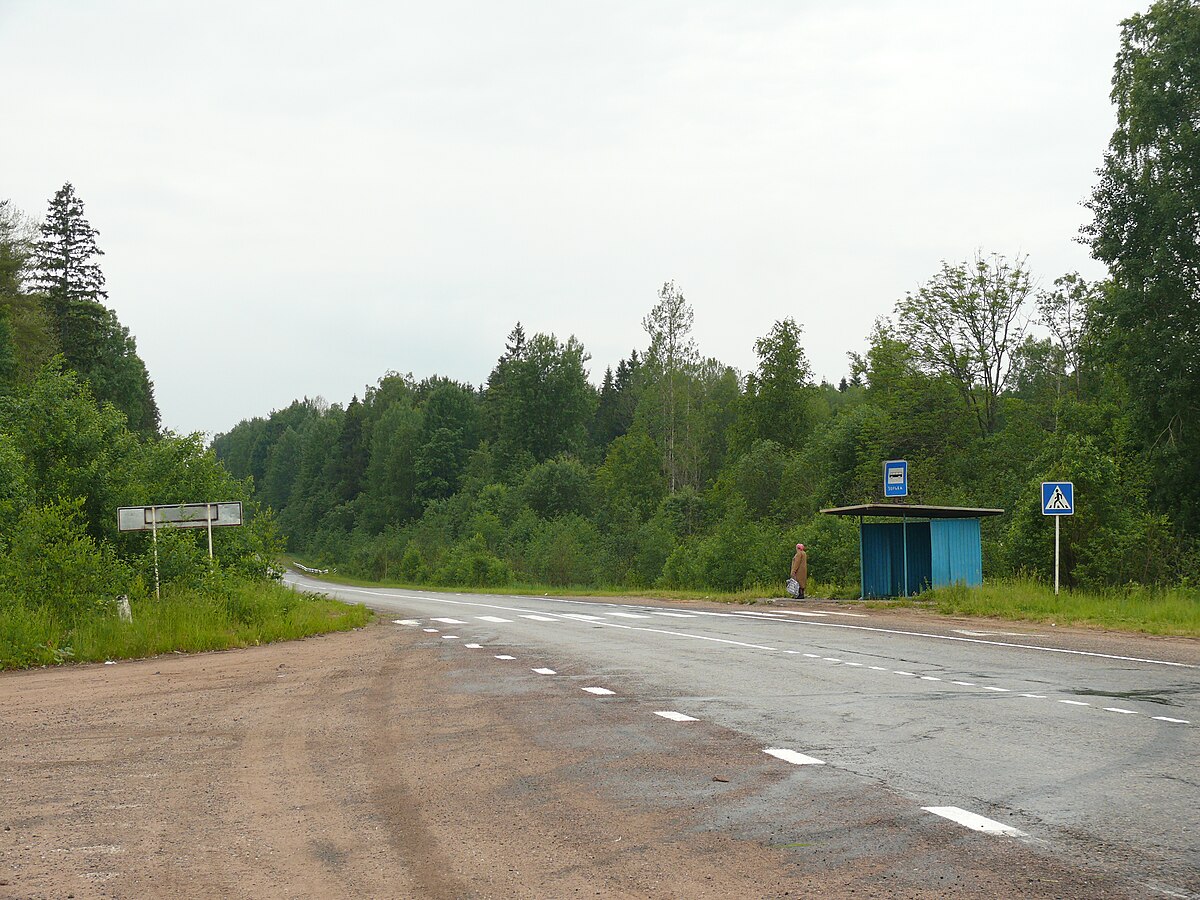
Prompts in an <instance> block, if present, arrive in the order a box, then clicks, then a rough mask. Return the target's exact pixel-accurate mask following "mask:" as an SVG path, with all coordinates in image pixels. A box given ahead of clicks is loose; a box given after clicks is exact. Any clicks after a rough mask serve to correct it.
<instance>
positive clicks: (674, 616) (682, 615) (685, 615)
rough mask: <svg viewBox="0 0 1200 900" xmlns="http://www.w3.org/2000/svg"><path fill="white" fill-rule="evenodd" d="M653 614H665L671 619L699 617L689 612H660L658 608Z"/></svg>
mask: <svg viewBox="0 0 1200 900" xmlns="http://www.w3.org/2000/svg"><path fill="white" fill-rule="evenodd" d="M654 614H655V615H656V616H667V617H668V618H671V619H698V618H700V617H699V616H695V615H692V614H691V613H677V612H661V611H658V610H656V611H655V613H654Z"/></svg>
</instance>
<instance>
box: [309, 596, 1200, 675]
mask: <svg viewBox="0 0 1200 900" xmlns="http://www.w3.org/2000/svg"><path fill="white" fill-rule="evenodd" d="M285 581H286V583H288V584H294V585H299V586H302V587H303V586H304V583H305V581H306V579H303V578H299V577H290V578H287V579H285ZM307 585H308V586H310V587H312V588H315V589H319V590H322V591H323V592H325V593H335V594H364V595H366V596H368V597H383V598H385V599H387V600H424V601H427V602H428V601H432V602H435V603H452V604H455V605H458V606H474V607H484V608H487V609H500V610H508V611H509V612H520V610H518V609H515V608H514V607H511V606H501V605H499V604H497V603H479V602H474V603H468V602H464V601H461V600H447V599H446V598H445V596H439V595H437V594H436V593H434V592H430V593H428V594H413V593H401V592H397V591H393V592H388V591H369V590H365V589H363V588H352V587H342V586H338V587H337V588H334V589H333V590H332V591H331V590H330V586H329V585H328V584H327V583H324V582H312V581H309V582H307ZM459 596H461V595H459ZM483 596H488V595H483ZM505 599H506V600H507V599H509V598H507V597H505ZM513 599H518V600H521V599H525V600H541V601H551V602H555V603H572V604H577V605H593V606H594V605H595V603H594V602H593V601H585V600H567V599H565V598H562V597H520V596H518V597H515V598H513ZM641 608H644V607H641ZM659 614H660V615H667V614H668V612H661V613H659ZM828 614H829V615H836V616H854V617H856V618H869V616H867V615H866V614H864V613H844V612H833V611H829V613H828ZM676 615H679V616H680V617H681V618H682V617H685V616H686V617H689V618H694V617H696V616H700V615H704V616H718V617H723V618H742V619H745V618H747V616H745V615H743V614H741V613H723V612H701V611H697V612H694V613H686V614H684V613H677V614H676ZM524 618H533V616H524ZM546 621H557V620H552V619H546ZM776 621H785V622H791V623H792V624H793V625H796V626H798V627H809V628H848V629H850V630H852V631H873V632H875V633H877V634H896V635H901V636H903V637H919V638H929V639H931V640H937V641H957V642H959V643H964V644H986V645H989V646H992V647H1011V648H1014V649H1017V650H1035V651H1037V652H1039V653H1065V654H1069V655H1072V656H1091V657H1094V658H1097V659H1115V660H1119V661H1121V662H1140V663H1149V664H1151V665H1156V666H1172V667H1175V668H1180V669H1200V665H1197V664H1195V663H1180V662H1172V661H1170V660H1166V659H1147V658H1145V657H1141V656H1118V655H1116V654H1112V653H1096V652H1093V651H1090V650H1068V649H1067V648H1065V647H1039V646H1038V645H1036V644H1015V643H1010V642H1009V641H989V640H986V639H983V638H968V637H958V636H954V635H948V634H931V633H929V632H927V631H904V630H902V629H899V628H878V627H876V626H873V625H851V624H849V623H842V622H812V621H808V620H801V619H776ZM629 627H632V626H629ZM643 630H646V631H650V630H651V629H643ZM658 633H660V634H675V635H676V636H678V637H699V636H698V635H691V634H679V633H677V632H658ZM730 643H738V642H736V641H734V642H730ZM741 646H743V647H754V648H755V649H760V650H774V649H776V648H774V647H758V646H757V645H754V644H741Z"/></svg>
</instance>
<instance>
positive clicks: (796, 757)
mask: <svg viewBox="0 0 1200 900" xmlns="http://www.w3.org/2000/svg"><path fill="white" fill-rule="evenodd" d="M763 753H767V754H769V755H771V756H774V757H775V758H776V759H782V760H783V761H784V762H790V763H791V764H792V765H794V766H823V765H825V763H824V762H822V761H821V760H819V759H817V758H815V757H812V756H805V755H804V754H803V753H797V752H796V751H795V750H785V749H783V748H781V747H767V748H766V749H765V750H763Z"/></svg>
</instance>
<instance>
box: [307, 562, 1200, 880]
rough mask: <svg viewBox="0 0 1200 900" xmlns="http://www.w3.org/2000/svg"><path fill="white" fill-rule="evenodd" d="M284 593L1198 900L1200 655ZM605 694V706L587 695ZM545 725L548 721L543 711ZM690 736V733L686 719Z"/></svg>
mask: <svg viewBox="0 0 1200 900" xmlns="http://www.w3.org/2000/svg"><path fill="white" fill-rule="evenodd" d="M287 580H288V581H289V582H290V583H292V584H293V585H294V586H296V587H298V588H301V589H304V590H313V591H319V592H322V593H326V594H329V595H330V596H335V597H338V598H341V599H344V600H348V601H351V602H359V603H365V604H367V605H368V606H371V607H373V608H375V609H377V610H380V611H381V612H383V613H385V614H386V615H387V616H388V617H390V618H392V619H394V620H396V624H395V627H402V628H420V629H424V630H426V633H427V634H428V635H429V637H430V639H431V640H438V641H442V642H444V644H445V646H446V647H447V648H450V647H452V646H453V647H455V648H456V649H458V648H465V647H467V646H468V645H471V644H477V645H479V646H478V647H473V648H471V649H469V650H465V651H463V652H476V653H487V652H488V651H489V650H493V651H494V655H495V656H497V657H500V656H510V657H515V658H514V659H511V660H502V659H501V660H498V663H497V664H499V665H503V664H511V665H513V666H528V668H529V671H530V677H538V673H537V671H536V670H537V669H546V670H548V674H549V673H550V672H553V673H555V674H560V673H561V674H569V675H572V676H578V677H580V678H581V679H582V680H580V684H581V685H585V686H588V687H593V688H604V689H606V690H611V691H613V692H614V693H615V694H616V695H632V694H636V695H637V696H638V697H640V698H643V699H654V700H655V701H657V702H658V703H659V704H661V706H660V708H661V710H662V711H663V712H668V713H677V714H681V715H683V716H688V717H692V718H694V719H696V720H701V721H706V722H712V723H715V724H717V725H720V726H722V727H725V728H728V729H732V730H734V731H736V732H738V733H740V734H742V735H745V736H747V737H749V738H751V739H752V740H754V741H756V742H758V743H760V744H761V745H762V748H763V749H764V751H783V752H781V753H777V754H773V755H778V756H779V757H780V759H781V764H789V763H792V764H799V765H813V766H815V765H822V766H825V767H829V768H832V769H836V770H837V771H838V772H839V773H840V774H841V775H842V776H843V777H844V778H845V779H849V783H850V784H851V785H854V784H860V785H861V789H862V790H863V791H868V790H871V789H876V788H878V787H880V786H884V787H886V788H887V789H890V790H891V791H894V792H896V793H897V794H899V795H900V796H902V797H904V798H908V799H909V800H911V803H912V804H913V808H914V811H920V814H921V815H923V816H928V817H933V816H937V817H938V820H939V821H944V823H945V825H944V827H946V828H967V827H974V828H975V829H976V830H980V831H981V832H982V833H983V834H985V835H987V836H988V837H990V838H992V839H994V840H997V841H1019V842H1021V843H1023V844H1025V845H1027V846H1032V847H1036V848H1038V849H1039V850H1040V851H1041V852H1044V853H1049V854H1052V855H1053V856H1054V857H1055V858H1056V860H1057V861H1059V862H1064V863H1066V864H1068V865H1071V864H1078V865H1079V866H1080V867H1081V869H1086V870H1088V871H1089V872H1091V873H1093V874H1094V873H1096V872H1100V873H1102V874H1103V875H1104V876H1105V877H1110V878H1111V879H1113V883H1114V885H1117V884H1119V885H1123V886H1125V887H1126V888H1128V889H1129V890H1130V891H1132V892H1134V893H1138V894H1147V895H1161V896H1178V897H1195V896H1200V644H1197V643H1196V642H1188V641H1174V642H1170V641H1168V642H1163V641H1155V640H1153V639H1146V638H1132V637H1129V638H1127V637H1120V636H1103V635H1102V636H1098V637H1095V638H1092V637H1089V636H1086V635H1080V634H1077V633H1076V634H1068V633H1056V632H1055V630H1054V629H1051V628H1037V629H1031V628H1027V627H1021V626H1005V625H1004V624H996V623H986V624H983V625H981V624H979V623H978V621H975V622H973V623H971V622H962V621H949V620H943V621H940V622H937V621H919V620H916V619H914V618H913V617H911V616H909V617H907V618H906V617H905V616H903V615H900V616H897V615H890V614H889V612H890V611H881V612H873V611H871V610H863V609H858V608H846V607H839V606H837V605H834V604H823V603H819V602H817V603H807V604H790V605H787V606H779V607H775V606H769V605H759V606H753V607H750V606H741V607H722V608H717V607H715V606H712V605H703V606H696V607H693V606H691V605H674V606H671V605H653V604H644V605H643V604H636V603H632V602H629V601H621V602H607V601H602V600H595V601H591V600H579V599H564V598H555V597H548V596H547V597H528V596H522V597H512V596H490V595H480V594H450V593H434V592H424V591H412V590H394V589H384V588H356V587H350V586H342V585H335V584H331V583H329V582H326V581H320V582H318V581H315V580H312V579H308V578H305V577H303V576H301V575H299V574H297V573H289V574H288V576H287ZM603 696H605V695H603V694H597V698H598V699H602V698H603ZM548 715H550V716H552V712H548ZM681 725H684V726H685V725H686V720H685V721H684V722H683V723H681Z"/></svg>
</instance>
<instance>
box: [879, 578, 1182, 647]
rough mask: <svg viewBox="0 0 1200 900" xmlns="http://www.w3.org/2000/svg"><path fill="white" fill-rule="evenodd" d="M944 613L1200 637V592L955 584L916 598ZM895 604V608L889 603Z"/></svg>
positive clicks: (1018, 582)
mask: <svg viewBox="0 0 1200 900" xmlns="http://www.w3.org/2000/svg"><path fill="white" fill-rule="evenodd" d="M916 599H917V601H918V603H917V604H911V605H920V606H923V607H926V608H930V607H932V608H933V609H934V610H935V611H937V612H938V613H941V614H942V615H955V616H981V617H985V618H996V619H1012V620H1024V621H1030V622H1051V623H1054V624H1056V625H1082V626H1088V627H1092V628H1108V629H1112V630H1115V631H1140V632H1143V633H1146V634H1162V635H1178V636H1188V637H1200V591H1198V590H1196V589H1194V588H1193V589H1188V588H1179V587H1173V588H1153V587H1146V586H1143V585H1132V586H1129V587H1126V588H1112V589H1109V590H1104V591H1083V590H1064V591H1062V592H1061V593H1060V594H1059V595H1058V596H1055V594H1054V589H1053V588H1051V587H1049V586H1047V585H1045V584H1043V583H1041V582H1035V581H1030V580H1027V579H1003V580H995V581H989V582H988V583H986V584H984V585H983V586H982V587H977V588H967V587H964V586H962V585H954V586H951V587H945V588H935V589H934V590H930V591H926V592H925V593H923V594H921V595H920V597H918V598H916ZM889 605H898V604H889Z"/></svg>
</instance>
